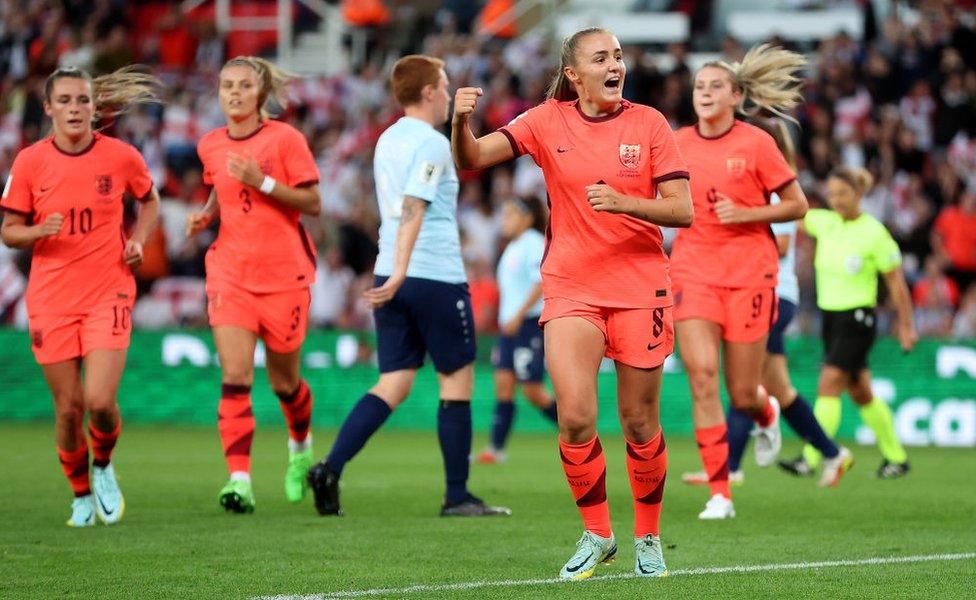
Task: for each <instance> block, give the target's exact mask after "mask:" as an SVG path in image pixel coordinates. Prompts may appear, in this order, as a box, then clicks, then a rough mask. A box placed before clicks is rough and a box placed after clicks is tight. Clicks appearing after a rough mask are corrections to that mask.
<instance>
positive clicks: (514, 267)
mask: <svg viewBox="0 0 976 600" xmlns="http://www.w3.org/2000/svg"><path fill="white" fill-rule="evenodd" d="M545 251H546V239H545V237H544V236H543V235H542V234H541V233H539V232H538V231H536V230H535V229H526V230H525V231H524V232H522V235H520V236H518V237H517V238H515V239H514V240H512V241H511V242H509V243H508V246H506V247H505V251H504V252H502V258H501V260H499V261H498V272H497V274H496V276H495V279H497V281H498V292H499V295H500V296H501V301H500V302H499V309H498V324H499V325H504V324H505V323H507V322H508V321H510V320H511V319H512V317H514V316H515V314H516V313H517V312H518V310H519V309H520V308H521V307H522V304H524V303H525V299H526V298H528V296H529V294H530V293H531V292H532V288H534V287H535V286H536V285H537V284H538V283H539V282H540V281H542V274H541V273H540V271H539V268H540V267H541V265H542V255H543V253H544V252H545ZM541 314H542V298H539V301H538V302H536V303H535V305H534V306H533V307H532V308H531V309H530V310H529V312H527V313H526V314H525V316H526V318H529V317H538V316H539V315H541Z"/></svg>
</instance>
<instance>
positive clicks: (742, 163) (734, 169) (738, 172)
mask: <svg viewBox="0 0 976 600" xmlns="http://www.w3.org/2000/svg"><path fill="white" fill-rule="evenodd" d="M725 170H726V171H728V172H729V175H731V176H732V177H735V178H736V179H738V178H740V177H742V176H743V175H744V174H745V172H746V159H744V158H727V159H725Z"/></svg>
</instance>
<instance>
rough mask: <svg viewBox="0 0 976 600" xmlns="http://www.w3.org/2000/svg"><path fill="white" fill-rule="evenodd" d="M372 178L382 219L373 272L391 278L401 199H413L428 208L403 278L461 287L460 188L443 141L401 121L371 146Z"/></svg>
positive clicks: (423, 126)
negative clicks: (439, 282) (424, 203)
mask: <svg viewBox="0 0 976 600" xmlns="http://www.w3.org/2000/svg"><path fill="white" fill-rule="evenodd" d="M373 176H374V177H375V179H376V199H377V201H378V202H379V206H380V217H381V224H380V244H379V245H380V253H379V256H377V257H376V267H375V269H374V271H373V272H374V273H375V274H376V275H381V276H390V275H392V274H393V255H394V251H395V248H396V238H397V231H398V230H399V228H400V213H401V211H402V210H403V198H404V197H405V196H413V197H414V198H420V199H421V200H426V201H427V202H428V205H427V210H426V211H425V212H424V222H423V224H422V225H421V226H420V234H419V235H418V236H417V243H416V244H415V245H414V248H413V254H411V256H410V263H409V264H408V266H407V277H420V278H423V279H433V280H434V281H442V282H445V283H465V282H466V281H467V278H466V277H465V274H464V264H463V263H462V261H461V240H460V236H459V234H458V223H457V197H458V188H459V184H458V178H457V172H456V171H455V170H454V159H453V158H452V157H451V143H450V142H449V141H448V140H447V138H446V137H445V136H444V135H443V134H442V133H440V132H439V131H437V130H436V129H434V128H433V127H431V125H430V124H429V123H426V122H424V121H421V120H420V119H415V118H413V117H402V118H401V119H400V120H399V121H397V122H396V123H394V124H393V125H391V126H390V127H389V128H387V130H386V131H384V132H383V134H382V135H381V136H380V139H379V140H378V141H377V142H376V151H375V156H374V158H373Z"/></svg>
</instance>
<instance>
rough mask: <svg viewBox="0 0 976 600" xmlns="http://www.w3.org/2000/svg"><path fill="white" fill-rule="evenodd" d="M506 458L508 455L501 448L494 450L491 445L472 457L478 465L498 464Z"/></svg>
mask: <svg viewBox="0 0 976 600" xmlns="http://www.w3.org/2000/svg"><path fill="white" fill-rule="evenodd" d="M506 460H508V456H507V455H506V454H505V453H504V452H502V451H501V450H495V449H494V448H492V447H491V446H489V447H487V448H485V449H484V450H482V451H481V453H480V454H478V456H476V457H475V458H474V462H476V463H478V464H479V465H499V464H501V463H503V462H505V461H506Z"/></svg>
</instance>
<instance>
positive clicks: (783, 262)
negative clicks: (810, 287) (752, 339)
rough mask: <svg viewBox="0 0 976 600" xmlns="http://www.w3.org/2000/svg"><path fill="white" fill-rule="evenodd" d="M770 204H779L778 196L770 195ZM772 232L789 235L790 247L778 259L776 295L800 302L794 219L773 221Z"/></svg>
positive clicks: (795, 302)
mask: <svg viewBox="0 0 976 600" xmlns="http://www.w3.org/2000/svg"><path fill="white" fill-rule="evenodd" d="M770 202H771V203H772V204H779V196H777V195H776V194H773V195H772V196H771V197H770ZM772 227H773V234H775V235H777V236H779V235H788V236H790V249H789V250H788V251H787V252H786V256H784V257H782V258H780V259H779V284H778V285H777V286H776V295H777V296H778V297H780V298H785V299H787V300H789V301H790V302H792V303H793V304H799V303H800V283H799V281H798V280H797V278H796V221H789V222H786V223H773V224H772Z"/></svg>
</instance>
